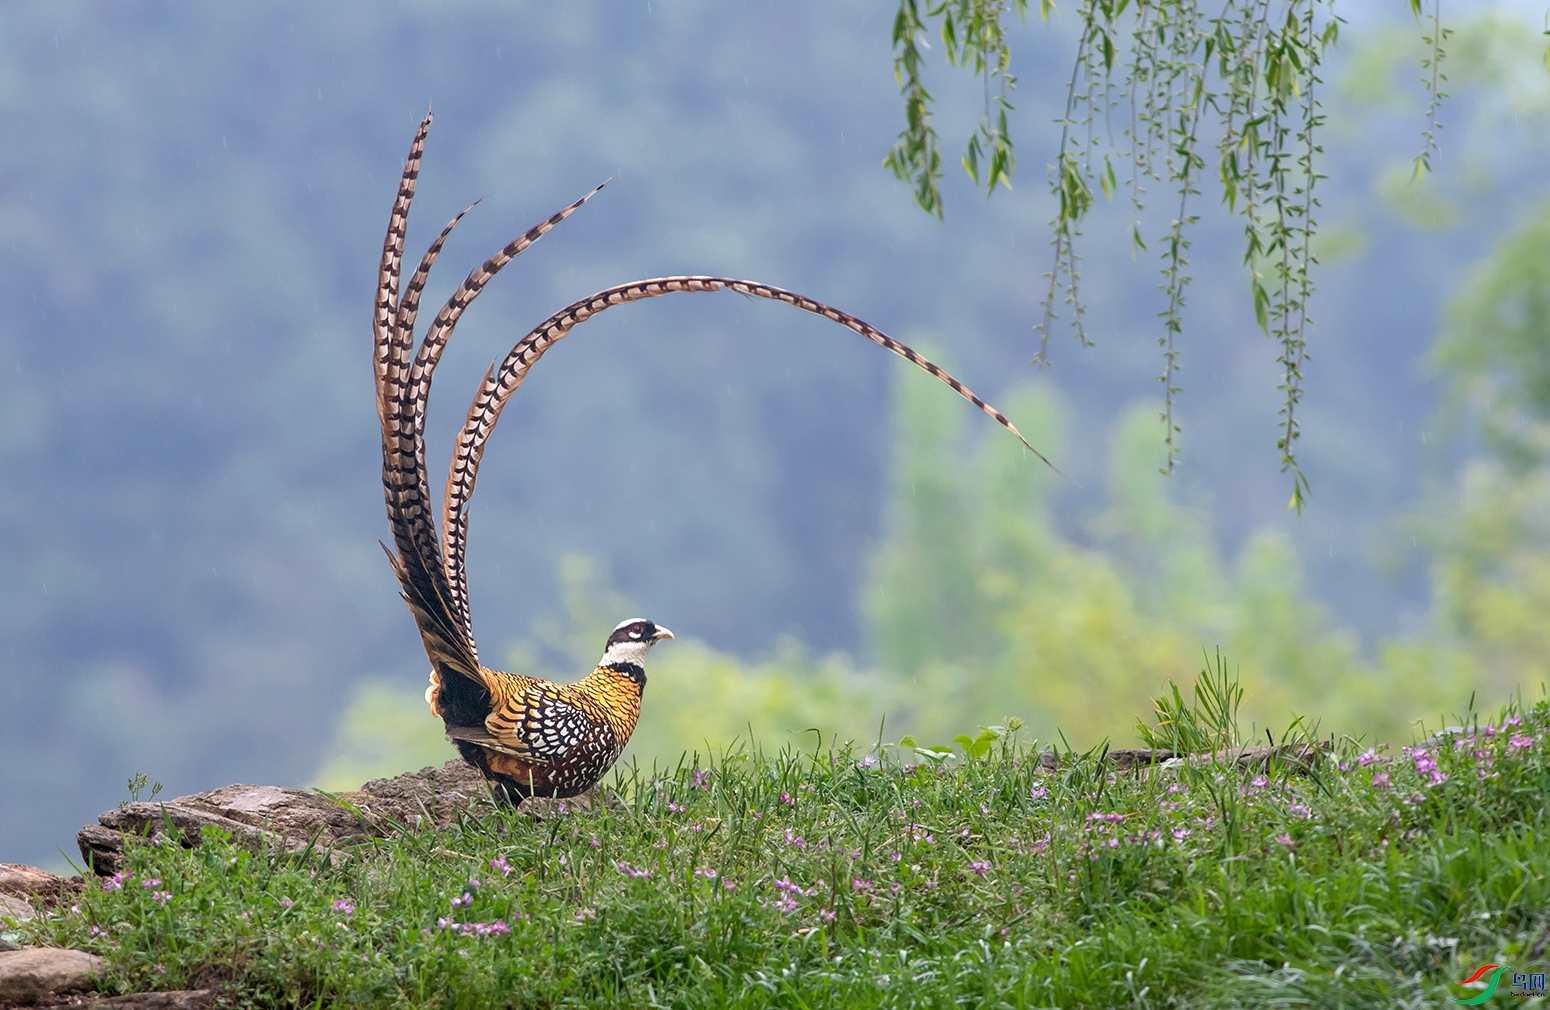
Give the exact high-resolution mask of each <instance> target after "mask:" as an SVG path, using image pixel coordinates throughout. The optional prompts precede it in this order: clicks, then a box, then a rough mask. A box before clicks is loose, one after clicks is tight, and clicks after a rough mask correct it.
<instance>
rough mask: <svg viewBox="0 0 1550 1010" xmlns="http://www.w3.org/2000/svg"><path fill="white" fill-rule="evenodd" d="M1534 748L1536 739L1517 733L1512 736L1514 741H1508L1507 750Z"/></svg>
mask: <svg viewBox="0 0 1550 1010" xmlns="http://www.w3.org/2000/svg"><path fill="white" fill-rule="evenodd" d="M1520 721H1521V720H1520ZM1532 746H1534V738H1533V737H1531V736H1522V735H1520V734H1517V733H1514V734H1512V739H1510V740H1508V741H1507V749H1508V750H1514V751H1518V750H1528V749H1529V748H1530V747H1532Z"/></svg>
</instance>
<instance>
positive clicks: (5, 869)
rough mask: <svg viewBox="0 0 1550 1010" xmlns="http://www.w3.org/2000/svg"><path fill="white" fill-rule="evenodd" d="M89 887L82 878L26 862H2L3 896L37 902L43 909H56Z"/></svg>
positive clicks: (1, 890) (0, 867) (24, 901)
mask: <svg viewBox="0 0 1550 1010" xmlns="http://www.w3.org/2000/svg"><path fill="white" fill-rule="evenodd" d="M85 887H86V884H85V882H84V881H82V880H81V878H80V877H59V876H55V875H54V874H52V873H49V872H48V871H47V870H40V869H38V868H37V867H36V866H28V865H26V864H25V863H0V896H5V897H8V898H11V899H13V900H16V901H20V902H22V903H23V904H29V905H30V904H31V903H32V902H37V903H38V904H39V905H41V906H42V907H43V908H53V907H54V906H55V905H58V904H63V903H65V902H67V901H68V899H70V898H71V897H72V896H74V895H77V894H80V893H81V891H82V890H84V889H85ZM0 914H4V913H0Z"/></svg>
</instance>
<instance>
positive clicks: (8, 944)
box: [0, 937, 21, 954]
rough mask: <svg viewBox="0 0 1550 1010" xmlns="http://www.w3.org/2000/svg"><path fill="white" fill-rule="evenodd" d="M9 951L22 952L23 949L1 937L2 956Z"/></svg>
mask: <svg viewBox="0 0 1550 1010" xmlns="http://www.w3.org/2000/svg"><path fill="white" fill-rule="evenodd" d="M8 950H21V947H19V946H18V945H16V944H14V943H12V942H11V941H10V940H7V939H5V938H4V937H0V954H3V953H5V952H6V951H8Z"/></svg>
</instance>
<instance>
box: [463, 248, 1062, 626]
mask: <svg viewBox="0 0 1550 1010" xmlns="http://www.w3.org/2000/svg"><path fill="white" fill-rule="evenodd" d="M723 288H724V289H726V290H728V291H735V292H737V293H739V294H743V295H750V296H753V297H755V298H769V299H772V300H774V301H779V302H785V303H786V304H787V305H794V306H796V307H797V308H799V309H803V310H804V311H807V312H812V313H816V314H817V315H820V316H823V317H824V318H825V319H830V320H832V321H834V322H836V323H839V324H840V325H841V326H845V327H848V328H849V329H851V330H854V331H855V332H857V333H859V334H861V335H862V336H863V337H866V338H867V339H868V340H870V341H872V342H873V343H875V344H880V345H881V346H883V347H886V348H887V349H888V350H890V351H892V352H893V353H895V354H897V355H899V356H900V357H902V358H904V359H905V360H906V361H909V362H910V363H911V364H913V365H916V366H918V367H920V368H922V369H924V370H926V371H927V372H929V373H930V374H932V375H934V376H936V377H937V378H938V379H941V380H942V381H943V382H945V383H946V384H947V385H948V386H949V387H950V388H951V389H952V390H953V392H955V393H957V394H958V395H959V396H962V397H963V398H964V399H966V400H968V401H969V402H970V403H972V404H974V405H975V406H976V407H978V408H979V409H980V410H982V411H984V412H985V413H986V414H989V415H990V416H991V417H992V418H994V419H995V420H996V422H997V423H998V424H1000V425H1001V426H1002V427H1004V428H1006V429H1007V430H1008V431H1010V432H1011V433H1012V434H1013V435H1016V436H1017V439H1018V441H1020V442H1022V444H1023V445H1024V446H1026V447H1027V449H1028V451H1029V452H1031V453H1033V454H1034V455H1035V456H1037V457H1038V458H1039V459H1041V460H1043V461H1044V463H1045V465H1047V466H1049V467H1050V468H1051V469H1054V468H1055V467H1054V464H1053V463H1050V461H1049V460H1048V459H1046V458H1045V456H1044V454H1043V453H1041V452H1039V450H1037V449H1035V448H1034V447H1033V446H1032V445H1031V444H1029V442H1028V440H1027V439H1026V438H1023V435H1022V432H1020V431H1018V430H1017V428H1016V426H1014V425H1013V424H1012V422H1011V421H1009V420H1007V418H1006V415H1004V414H1002V413H1001V412H1000V411H999V410H997V409H996V408H995V407H992V406H991V405H990V404H988V403H986V402H985V401H984V400H982V399H980V398H979V397H978V396H976V395H975V393H974V391H973V390H971V389H969V387H968V386H965V385H964V384H963V383H962V382H959V381H958V380H957V379H955V378H953V377H952V376H951V375H949V374H948V373H947V372H945V371H943V370H942V369H941V368H939V367H937V366H936V365H935V364H933V363H932V362H930V361H929V360H927V359H926V358H925V357H924V356H922V355H921V354H919V353H918V352H916V351H915V350H914V349H913V348H910V347H908V346H906V345H905V344H902V343H900V342H899V341H897V340H895V339H893V338H892V337H890V336H888V335H887V334H886V333H884V332H882V331H881V330H879V329H878V328H877V327H875V326H873V325H871V324H870V323H867V322H866V321H864V320H861V319H858V318H856V317H855V316H853V315H851V314H850V313H848V312H841V311H840V310H839V309H836V308H833V307H831V306H828V305H825V304H824V303H823V302H820V301H817V300H815V299H812V298H808V297H807V296H806V295H800V294H797V293H795V292H793V291H786V290H784V289H782V288H777V287H772V286H770V285H768V284H760V283H758V282H756V281H746V280H737V279H734V278H730V277H657V278H653V279H651V280H644V281H636V282H634V283H633V284H623V285H620V286H618V287H613V288H608V289H607V290H604V291H599V292H598V293H597V294H594V295H590V296H588V297H586V298H583V299H581V300H580V301H578V302H575V303H573V304H571V305H568V306H566V307H565V308H564V309H561V310H560V311H559V312H556V313H555V314H554V315H552V316H550V317H549V318H548V319H547V320H545V321H544V322H543V323H542V324H541V325H539V326H538V327H537V328H535V329H534V330H533V331H532V332H530V333H529V334H528V335H527V336H525V337H523V338H522V339H521V340H519V341H518V342H517V344H516V346H515V347H513V348H512V349H511V353H509V354H507V355H506V359H505V360H504V361H502V362H501V364H500V367H499V368H496V367H494V366H492V367H491V368H490V370H489V371H487V372H486V373H485V377H484V381H483V382H482V383H481V384H480V386H479V392H478V393H477V394H476V395H475V396H474V400H473V403H472V404H471V405H470V406H469V408H468V417H467V419H466V420H465V421H464V423H463V430H462V432H461V433H460V434H459V435H458V440H457V444H456V446H455V447H454V448H453V452H452V463H451V466H450V467H449V468H448V471H447V491H446V497H445V499H444V500H443V502H442V510H441V515H442V529H443V535H444V536H445V537H446V543H445V547H444V551H443V553H444V556H445V557H446V559H447V578H448V581H449V582H450V583H451V586H452V593H453V595H454V596H455V597H457V598H459V599H462V600H466V599H467V598H468V585H467V575H466V572H465V570H464V566H463V558H464V553H465V549H466V547H467V539H466V538H467V532H468V514H467V508H468V501H469V499H470V498H471V497H472V496H473V493H474V484H475V483H476V481H477V479H478V475H479V461H480V459H481V457H482V456H483V455H484V446H485V442H486V441H487V440H488V439H489V437H490V433H491V431H493V430H494V428H495V423H496V422H497V421H498V420H500V415H501V411H502V410H504V409H505V407H506V402H507V401H508V400H509V399H510V398H511V395H512V394H513V393H515V392H516V391H517V387H518V386H520V385H522V380H523V379H524V378H525V377H526V376H527V372H528V369H530V368H532V367H533V363H534V362H536V361H537V360H538V359H539V358H540V357H542V356H543V354H544V352H545V351H547V350H548V349H549V348H550V347H551V346H553V345H554V343H555V342H556V341H558V340H559V339H560V338H561V337H563V336H565V335H566V334H567V333H569V332H570V331H571V329H572V328H573V327H575V326H576V325H577V324H578V323H582V322H585V321H586V320H588V319H590V318H592V317H593V316H595V315H597V314H598V313H599V312H602V311H603V310H604V309H608V308H612V307H613V306H615V305H624V304H626V303H628V302H638V301H641V300H643V299H647V298H659V297H661V296H662V295H669V294H675V293H679V292H700V291H720V290H722V289H723Z"/></svg>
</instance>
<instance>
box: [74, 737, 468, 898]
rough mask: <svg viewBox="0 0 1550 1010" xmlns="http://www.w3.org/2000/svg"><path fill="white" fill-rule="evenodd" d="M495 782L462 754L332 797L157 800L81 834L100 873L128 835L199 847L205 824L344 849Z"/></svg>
mask: <svg viewBox="0 0 1550 1010" xmlns="http://www.w3.org/2000/svg"><path fill="white" fill-rule="evenodd" d="M489 795H490V792H489V787H488V786H487V785H486V784H485V781H484V779H483V777H482V776H480V774H479V772H478V770H477V769H475V768H473V767H471V766H470V765H468V764H467V763H465V762H463V761H462V760H461V759H455V760H452V761H449V762H447V763H446V764H445V765H442V766H440V767H429V768H422V769H421V770H420V771H418V772H414V773H411V774H405V775H398V776H395V777H393V778H390V779H372V780H371V781H370V782H367V783H366V784H365V785H364V786H362V787H361V788H360V789H359V790H356V791H353V792H344V793H338V794H336V795H329V794H328V793H324V792H321V791H317V790H303V789H287V788H284V787H282V786H254V785H232V786H223V787H222V788H220V789H212V790H210V791H209V792H203V793H195V794H193V795H191V796H179V797H178V798H177V799H173V800H167V801H165V802H157V803H146V802H139V803H129V804H126V805H125V806H123V807H120V808H118V809H116V810H109V811H108V812H107V813H104V814H103V815H101V816H100V817H98V818H97V823H96V824H88V825H86V826H85V827H84V828H82V829H81V831H80V833H79V834H78V835H77V836H76V843H77V844H78V845H79V846H80V848H81V856H82V858H84V859H85V860H86V863H87V865H88V866H90V867H91V868H92V869H93V870H95V871H96V872H97V873H98V874H99V875H103V876H106V875H108V874H112V873H117V872H118V871H119V870H121V869H122V868H123V854H124V835H125V834H135V835H139V836H141V837H145V838H150V839H152V840H153V842H154V841H155V840H156V838H157V836H158V835H160V836H161V838H162V839H163V840H164V841H163V842H162V843H163V844H166V843H169V842H170V843H174V844H179V845H182V846H184V847H185V848H192V847H193V846H195V845H198V844H199V842H200V837H201V831H202V829H204V828H206V827H213V828H218V829H220V830H222V831H226V832H230V833H231V835H232V836H234V837H235V838H236V839H238V840H243V841H247V842H249V843H253V844H259V845H265V846H269V847H274V848H279V849H281V850H284V851H289V852H300V851H302V850H303V849H306V848H307V847H308V846H309V845H310V846H313V847H315V848H316V849H318V850H321V851H326V852H330V853H333V854H334V855H336V856H337V855H339V854H341V852H342V850H345V849H348V848H349V847H350V846H353V845H359V844H360V843H362V842H364V841H366V840H368V839H370V838H374V837H384V836H386V835H388V834H391V833H393V832H394V831H396V830H399V829H400V828H401V827H404V826H413V825H416V824H419V823H422V822H423V821H425V820H426V819H429V820H430V821H432V822H434V823H444V822H445V821H447V820H450V819H451V817H452V816H453V815H454V814H456V813H457V812H458V811H460V810H466V809H468V808H469V807H471V806H472V805H473V804H475V803H476V802H478V801H480V800H488V798H489Z"/></svg>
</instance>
